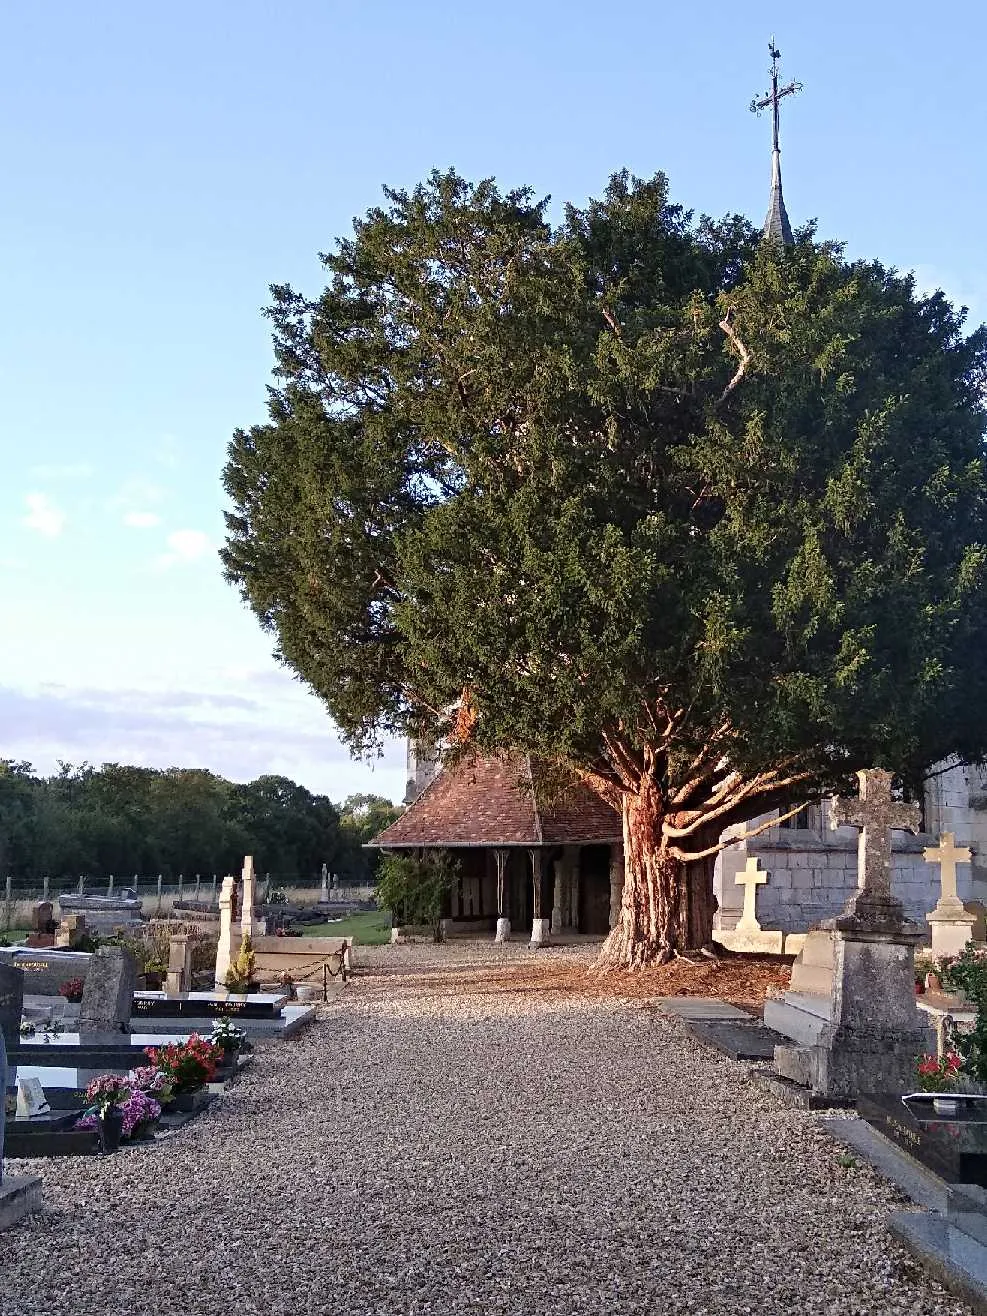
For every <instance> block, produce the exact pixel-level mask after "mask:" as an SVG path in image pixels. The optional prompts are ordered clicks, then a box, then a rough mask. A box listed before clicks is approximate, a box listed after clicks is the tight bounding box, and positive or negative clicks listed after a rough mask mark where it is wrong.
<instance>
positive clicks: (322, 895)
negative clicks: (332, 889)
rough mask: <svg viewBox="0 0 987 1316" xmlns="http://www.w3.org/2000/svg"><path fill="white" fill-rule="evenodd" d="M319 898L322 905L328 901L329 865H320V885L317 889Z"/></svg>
mask: <svg viewBox="0 0 987 1316" xmlns="http://www.w3.org/2000/svg"><path fill="white" fill-rule="evenodd" d="M319 900H320V901H321V902H322V904H323V905H328V903H329V865H328V864H323V865H322V887H321V889H320V891H319Z"/></svg>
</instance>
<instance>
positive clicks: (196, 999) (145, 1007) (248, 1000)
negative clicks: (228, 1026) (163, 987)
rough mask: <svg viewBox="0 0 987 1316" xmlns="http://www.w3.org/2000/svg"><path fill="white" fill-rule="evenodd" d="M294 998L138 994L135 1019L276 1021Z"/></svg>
mask: <svg viewBox="0 0 987 1316" xmlns="http://www.w3.org/2000/svg"><path fill="white" fill-rule="evenodd" d="M290 999H291V998H290V997H289V996H287V995H279V994H276V993H270V992H251V993H250V995H249V996H244V995H242V994H240V995H237V994H234V993H232V992H226V991H215V992H181V993H179V994H178V995H175V996H169V995H168V993H167V992H135V993H134V1003H133V1006H132V1010H131V1014H132V1018H134V1019H140V1018H144V1017H152V1018H159V1019H184V1018H189V1019H222V1018H227V1017H231V1018H238V1019H275V1018H277V1017H278V1016H279V1015H280V1014H281V1011H282V1010H283V1008H284V1007H285V1006H286V1005H287V1004H288V1002H289V1000H290Z"/></svg>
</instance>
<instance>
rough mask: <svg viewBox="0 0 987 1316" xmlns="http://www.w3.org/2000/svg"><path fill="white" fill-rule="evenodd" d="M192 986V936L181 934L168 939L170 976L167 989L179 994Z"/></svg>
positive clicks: (169, 992)
mask: <svg viewBox="0 0 987 1316" xmlns="http://www.w3.org/2000/svg"><path fill="white" fill-rule="evenodd" d="M191 988H192V938H191V937H185V936H179V937H170V938H169V940H168V976H167V978H166V980H165V991H166V992H167V994H168V995H169V996H178V995H180V994H181V993H183V992H187V991H191Z"/></svg>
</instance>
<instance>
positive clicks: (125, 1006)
mask: <svg viewBox="0 0 987 1316" xmlns="http://www.w3.org/2000/svg"><path fill="white" fill-rule="evenodd" d="M136 985H137V960H136V959H135V958H134V956H133V955H132V954H131V953H130V951H129V950H124V949H123V947H121V946H101V947H100V948H99V950H97V951H94V952H93V955H92V958H91V959H90V961H89V971H88V973H87V974H86V981H85V985H84V987H83V989H82V1005H81V1006H80V1008H79V1032H80V1033H129V1032H130V1015H131V1011H132V1009H133V1003H134V988H135V987H136Z"/></svg>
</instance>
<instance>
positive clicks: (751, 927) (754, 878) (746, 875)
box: [735, 858, 768, 932]
mask: <svg viewBox="0 0 987 1316" xmlns="http://www.w3.org/2000/svg"><path fill="white" fill-rule="evenodd" d="M758 862H759V861H758V860H757V859H755V858H751V859H748V860H747V864H746V867H745V868H744V871H743V872H742V873H738V874H737V877H736V883H737V886H742V887H743V888H744V912H743V913H742V914H741V916H740V921H739V922H738V923H737V927H736V929H735V931H737V932H760V931H761V925H760V923H758V921H757V906H756V901H757V888H758V887H759V886H764V884H765V882H766V881H767V880H768V875H767V873H762V872H760V871H759V870H758Z"/></svg>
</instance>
